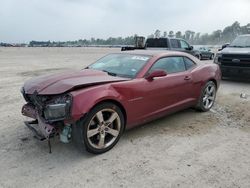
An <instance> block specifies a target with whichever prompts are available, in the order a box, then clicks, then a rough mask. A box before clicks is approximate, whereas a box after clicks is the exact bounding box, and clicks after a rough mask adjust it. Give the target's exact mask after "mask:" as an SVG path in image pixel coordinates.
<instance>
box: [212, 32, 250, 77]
mask: <svg viewBox="0 0 250 188" xmlns="http://www.w3.org/2000/svg"><path fill="white" fill-rule="evenodd" d="M214 63H216V64H218V65H219V66H220V68H221V73H222V77H224V78H225V77H231V78H250V35H239V36H238V37H237V38H236V39H235V40H234V41H233V42H232V43H231V44H229V45H223V47H222V49H221V50H220V51H219V52H218V53H217V54H216V56H215V58H214Z"/></svg>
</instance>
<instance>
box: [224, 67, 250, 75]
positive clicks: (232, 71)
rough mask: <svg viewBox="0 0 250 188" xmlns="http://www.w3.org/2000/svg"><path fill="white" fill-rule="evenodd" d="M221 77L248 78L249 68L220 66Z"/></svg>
mask: <svg viewBox="0 0 250 188" xmlns="http://www.w3.org/2000/svg"><path fill="white" fill-rule="evenodd" d="M220 69H221V73H222V77H235V78H250V67H238V66H225V65H221V66H220Z"/></svg>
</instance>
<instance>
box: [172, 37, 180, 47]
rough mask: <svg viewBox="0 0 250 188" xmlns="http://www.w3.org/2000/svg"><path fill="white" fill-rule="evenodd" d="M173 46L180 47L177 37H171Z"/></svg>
mask: <svg viewBox="0 0 250 188" xmlns="http://www.w3.org/2000/svg"><path fill="white" fill-rule="evenodd" d="M170 43H171V47H172V48H179V43H178V40H176V39H170Z"/></svg>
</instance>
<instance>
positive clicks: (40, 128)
mask: <svg viewBox="0 0 250 188" xmlns="http://www.w3.org/2000/svg"><path fill="white" fill-rule="evenodd" d="M22 114H23V115H24V116H27V117H30V118H32V119H35V120H37V121H36V123H34V121H33V122H25V125H26V126H27V127H28V128H29V129H31V130H32V131H33V132H34V133H35V134H36V136H37V137H44V139H48V138H50V137H51V136H52V135H54V134H55V133H56V129H55V127H54V126H53V125H51V124H48V123H46V122H45V120H44V119H43V118H42V117H41V116H40V115H39V114H38V112H37V111H36V110H35V109H34V107H33V106H32V105H30V104H25V105H24V106H23V108H22ZM39 139H41V140H42V139H43V138H39Z"/></svg>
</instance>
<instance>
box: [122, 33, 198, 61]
mask: <svg viewBox="0 0 250 188" xmlns="http://www.w3.org/2000/svg"><path fill="white" fill-rule="evenodd" d="M134 49H148V50H150V49H158V50H163V49H164V50H173V51H180V52H186V53H189V54H191V55H193V56H195V57H197V58H199V57H200V53H199V52H198V51H195V50H193V46H191V45H190V44H189V43H188V42H187V41H185V40H184V39H179V38H168V37H164V38H148V39H147V40H146V42H145V47H144V48H142V47H141V46H140V47H137V46H136V45H135V47H122V49H121V50H122V51H126V50H134Z"/></svg>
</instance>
